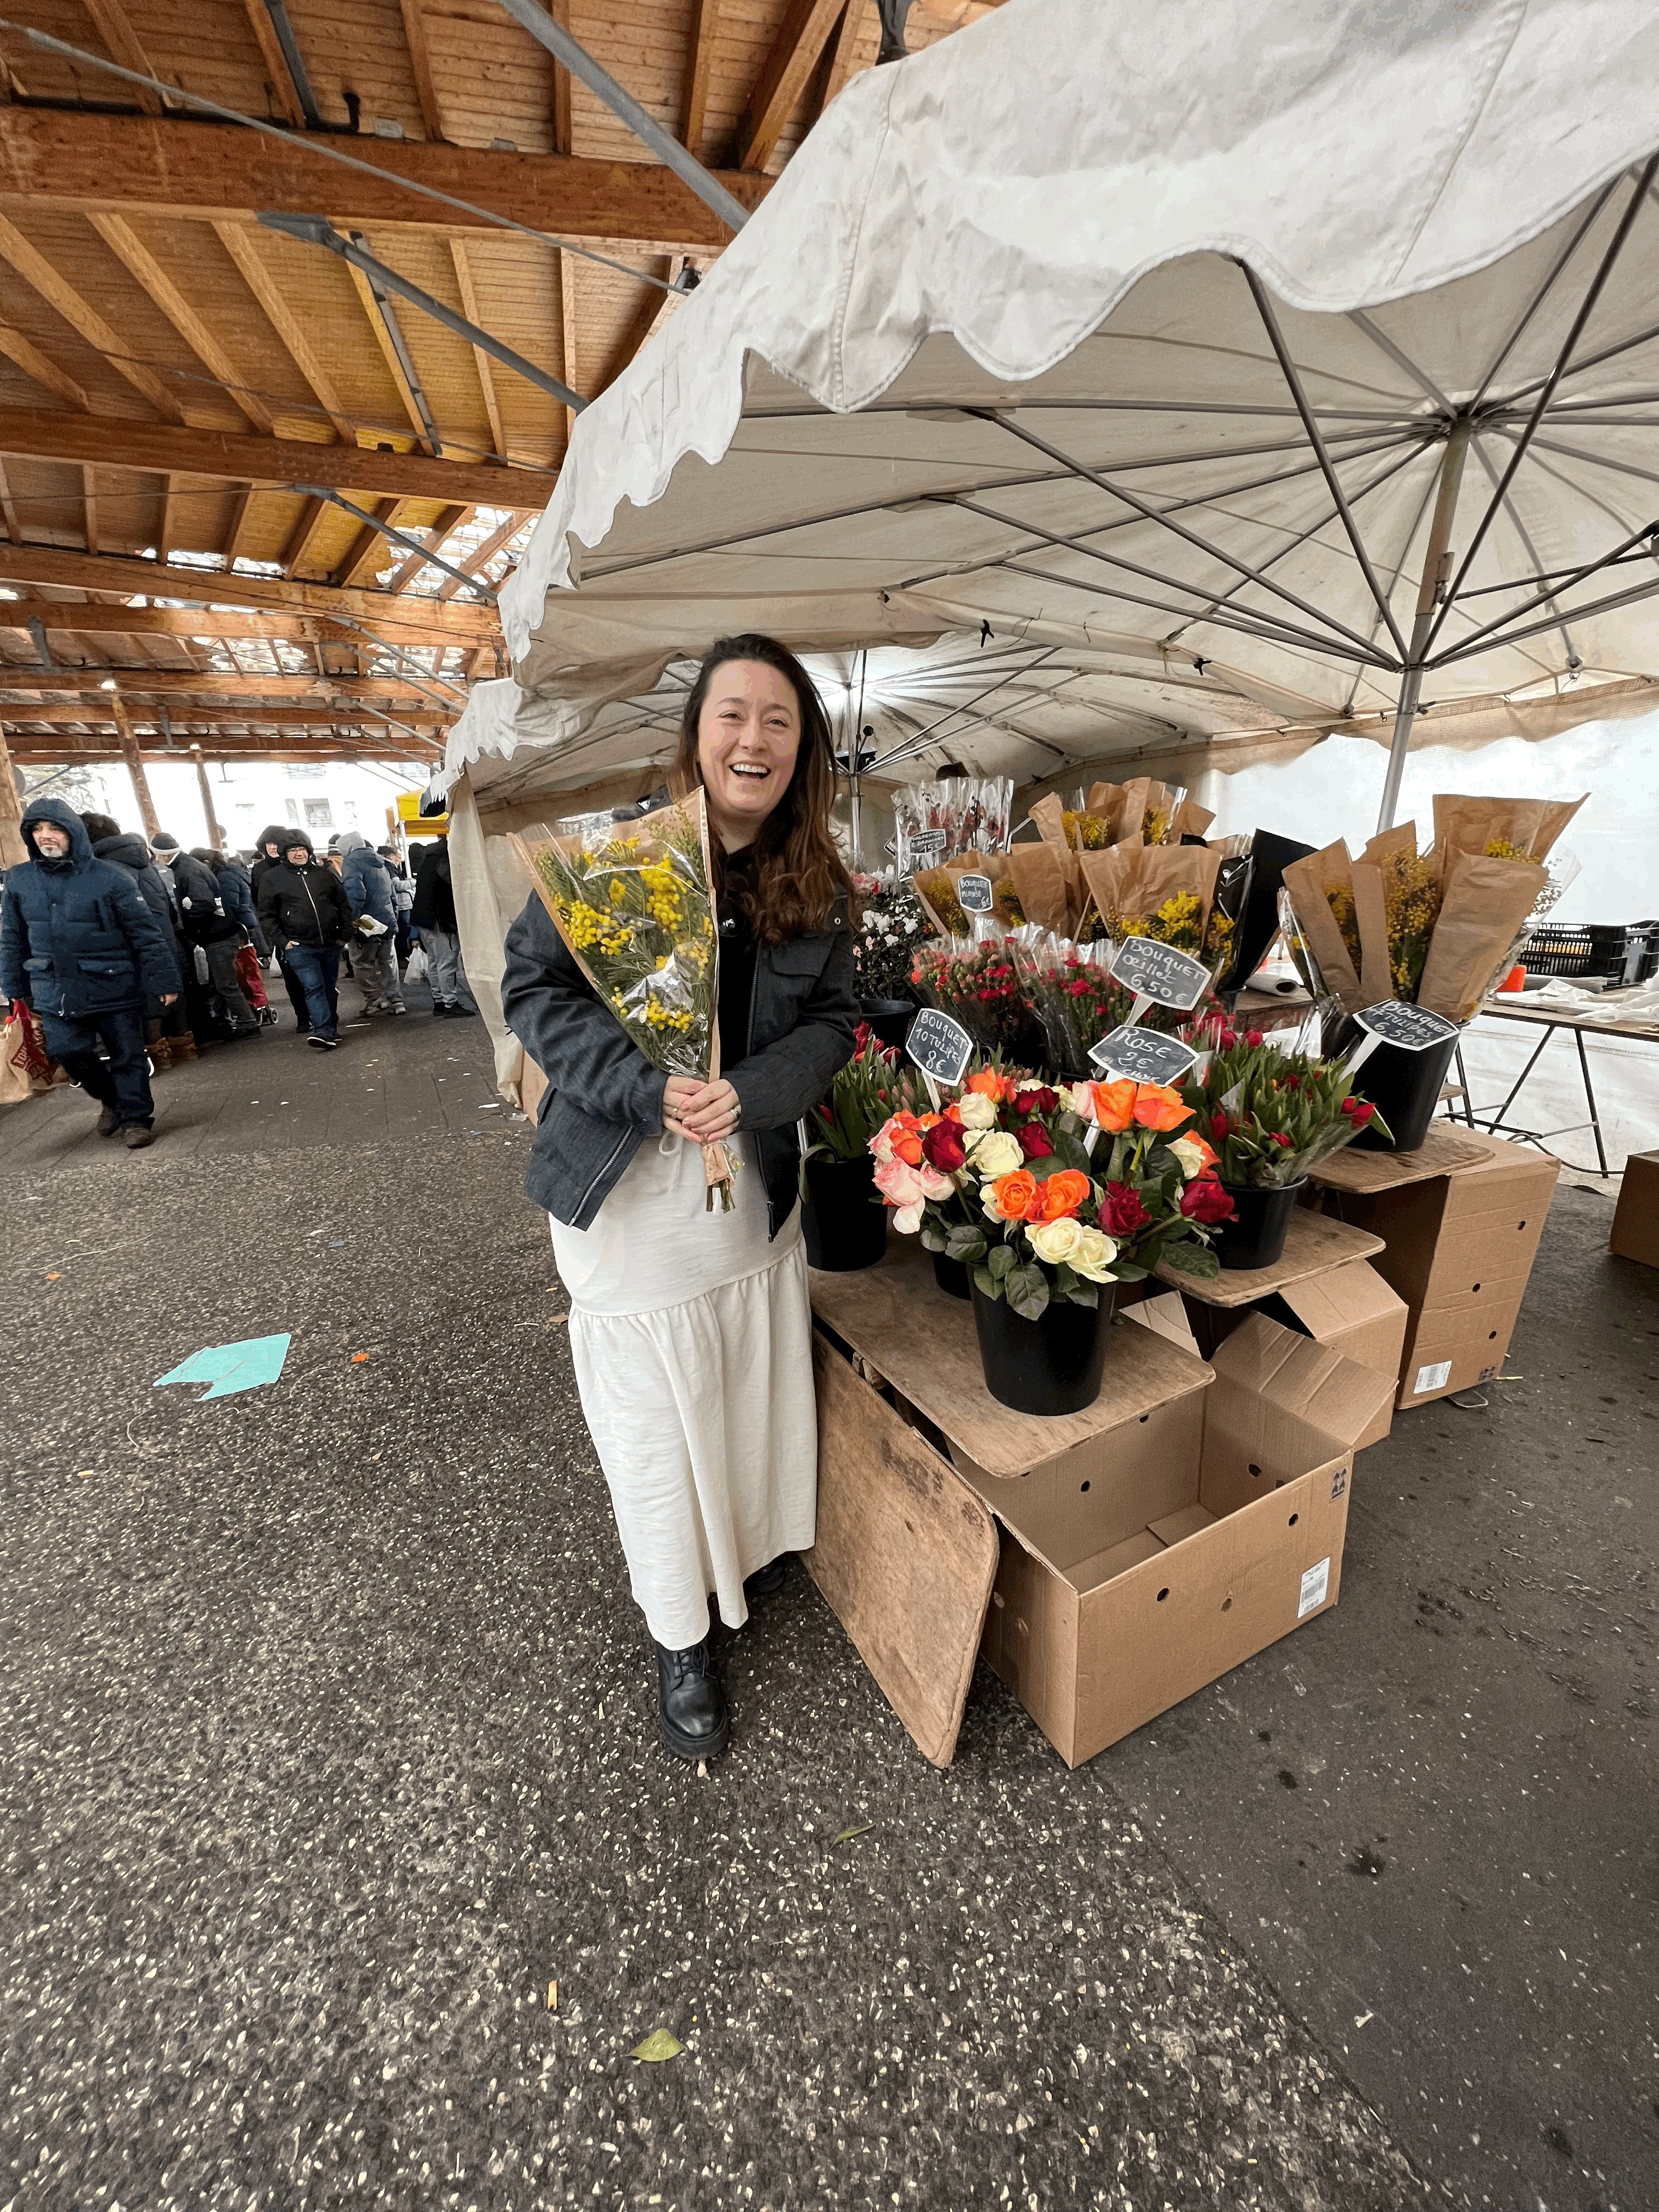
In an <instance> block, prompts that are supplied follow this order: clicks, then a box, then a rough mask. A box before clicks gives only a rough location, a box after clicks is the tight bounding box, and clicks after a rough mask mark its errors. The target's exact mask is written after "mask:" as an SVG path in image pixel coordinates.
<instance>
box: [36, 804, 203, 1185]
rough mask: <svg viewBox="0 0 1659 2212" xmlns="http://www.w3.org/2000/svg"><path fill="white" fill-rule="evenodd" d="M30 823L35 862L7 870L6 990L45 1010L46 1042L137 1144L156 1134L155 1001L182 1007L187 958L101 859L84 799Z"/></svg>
mask: <svg viewBox="0 0 1659 2212" xmlns="http://www.w3.org/2000/svg"><path fill="white" fill-rule="evenodd" d="M21 828H22V833H23V843H24V845H25V846H26V847H27V850H28V853H29V858H28V859H27V860H23V861H21V862H20V863H19V864H18V865H17V866H15V868H9V869H8V870H7V871H6V876H5V882H4V892H5V896H4V898H3V900H0V993H3V994H4V995H5V996H6V997H7V998H8V999H11V1000H17V1001H20V1002H21V1004H22V1005H24V1006H27V1007H28V1008H29V1009H30V1010H31V1011H32V1012H33V1013H35V1014H36V1015H38V1016H39V1018H40V1027H41V1030H42V1032H43V1034H44V1036H45V1039H46V1050H47V1051H48V1052H49V1053H50V1054H52V1058H53V1059H54V1060H61V1061H62V1062H63V1064H64V1066H65V1067H66V1068H67V1069H68V1070H69V1073H70V1075H71V1076H72V1077H73V1079H75V1081H76V1083H78V1084H79V1085H81V1087H82V1090H83V1091H90V1093H91V1094H92V1096H93V1097H94V1098H96V1099H98V1100H99V1101H100V1103H101V1105H102V1107H103V1112H102V1113H101V1114H100V1115H99V1117H98V1133H99V1135H100V1137H112V1136H114V1135H115V1134H116V1133H120V1135H121V1137H122V1138H123V1139H124V1141H125V1143H126V1145H127V1146H129V1147H130V1148H131V1150H134V1151H137V1148H138V1147H139V1146H141V1145H148V1144H151V1143H153V1142H154V1141H155V1126H154V1125H155V1101H154V1100H153V1099H152V1098H151V1097H150V1089H149V1060H148V1059H147V1058H146V1056H145V1053H144V1001H145V1000H146V999H147V998H152V997H153V998H156V999H159V1000H161V1004H162V1005H163V1006H171V1005H172V1003H173V1000H175V999H176V998H177V997H178V995H179V963H178V962H177V960H176V959H175V958H174V957H173V947H172V945H170V944H169V943H168V941H167V938H166V937H164V936H163V934H162V933H161V928H160V927H159V925H158V924H157V922H156V920H155V915H153V914H151V912H150V910H149V908H148V907H147V906H146V905H145V904H144V902H143V899H142V898H141V897H140V896H139V895H138V886H137V883H136V882H135V881H134V880H133V878H132V876H131V874H130V873H129V872H128V871H127V870H126V869H125V868H119V867H116V866H113V865H112V863H111V862H109V861H108V860H98V859H96V858H95V857H94V853H93V849H92V841H91V839H90V838H89V837H88V836H87V832H86V825H85V824H84V823H82V819H81V817H80V816H79V815H78V814H77V813H76V811H75V810H74V808H73V807H71V806H70V805H67V804H66V803H65V802H64V800H63V799H36V800H35V801H34V803H33V805H31V806H29V807H28V808H27V810H26V811H25V812H24V815H23V820H22V823H21ZM100 1042H101V1044H102V1047H103V1049H104V1051H105V1052H106V1053H107V1054H109V1059H108V1062H107V1064H106V1062H105V1060H103V1058H102V1057H101V1055H100V1051H99V1047H100Z"/></svg>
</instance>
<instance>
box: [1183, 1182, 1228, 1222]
mask: <svg viewBox="0 0 1659 2212" xmlns="http://www.w3.org/2000/svg"><path fill="white" fill-rule="evenodd" d="M1181 1210H1182V1212H1183V1213H1184V1214H1185V1215H1186V1217H1187V1218H1188V1221H1201V1222H1202V1223H1203V1224H1204V1225H1205V1226H1206V1228H1213V1227H1214V1225H1215V1224H1216V1223H1217V1222H1218V1221H1231V1219H1232V1218H1233V1201H1232V1199H1231V1195H1230V1194H1229V1193H1228V1192H1226V1191H1225V1190H1224V1189H1223V1188H1222V1187H1221V1185H1220V1184H1219V1183H1218V1182H1217V1181H1216V1180H1215V1177H1214V1176H1200V1177H1199V1179H1198V1181H1197V1182H1189V1183H1188V1186H1187V1188H1186V1189H1185V1190H1183V1191H1182V1194H1181Z"/></svg>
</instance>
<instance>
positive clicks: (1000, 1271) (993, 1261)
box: [985, 1244, 1014, 1282]
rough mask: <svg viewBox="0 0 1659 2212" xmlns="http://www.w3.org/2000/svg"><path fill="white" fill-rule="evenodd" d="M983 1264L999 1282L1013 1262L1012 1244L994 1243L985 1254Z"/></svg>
mask: <svg viewBox="0 0 1659 2212" xmlns="http://www.w3.org/2000/svg"><path fill="white" fill-rule="evenodd" d="M985 1264H986V1266H987V1267H988V1268H989V1269H990V1271H991V1273H993V1274H994V1276H995V1277H996V1278H997V1279H998V1280H999V1282H1000V1280H1001V1279H1002V1278H1003V1276H1005V1275H1006V1273H1008V1271H1009V1269H1010V1268H1011V1267H1012V1266H1013V1264H1014V1248H1013V1246H1012V1244H994V1245H993V1246H992V1247H991V1249H990V1251H989V1252H988V1253H987V1255H986V1260H985Z"/></svg>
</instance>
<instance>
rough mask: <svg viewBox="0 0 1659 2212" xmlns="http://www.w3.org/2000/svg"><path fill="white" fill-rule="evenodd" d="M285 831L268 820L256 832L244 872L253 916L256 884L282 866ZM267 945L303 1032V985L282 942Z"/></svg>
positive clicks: (307, 1009)
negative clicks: (255, 847)
mask: <svg viewBox="0 0 1659 2212" xmlns="http://www.w3.org/2000/svg"><path fill="white" fill-rule="evenodd" d="M288 834H289V825H288V824H287V823H285V822H268V823H266V824H265V826H264V829H262V830H261V831H260V832H259V849H258V854H257V855H256V856H255V859H254V862H253V866H252V869H251V870H250V871H249V872H248V884H249V887H250V889H251V890H252V893H253V910H254V914H255V916H256V918H257V916H258V911H259V885H260V884H261V883H262V882H263V881H264V878H265V877H266V876H268V875H269V874H270V871H271V870H272V869H273V868H278V867H280V866H282V864H283V839H284V838H285V837H286V836H288ZM270 949H271V951H273V952H274V953H275V954H276V965H277V968H278V969H280V971H281V973H282V978H283V989H284V990H285V991H286V992H287V993H288V1002H289V1006H292V1007H293V1009H294V1021H295V1028H296V1029H297V1030H298V1031H299V1033H300V1035H301V1036H307V1034H308V1033H309V1031H310V1029H311V1006H310V1003H309V1001H308V1000H307V997H306V987H305V985H304V984H303V983H302V982H301V981H300V979H299V977H298V976H297V975H295V972H294V970H293V969H292V968H290V967H289V964H288V960H287V957H286V955H285V954H284V953H283V948H282V946H281V945H272V946H271V948H270Z"/></svg>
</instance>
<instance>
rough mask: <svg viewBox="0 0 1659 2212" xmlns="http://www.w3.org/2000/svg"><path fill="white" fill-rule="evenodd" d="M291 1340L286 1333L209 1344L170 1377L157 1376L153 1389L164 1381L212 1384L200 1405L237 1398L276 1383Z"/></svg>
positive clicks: (171, 1370) (184, 1361)
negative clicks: (236, 1396)
mask: <svg viewBox="0 0 1659 2212" xmlns="http://www.w3.org/2000/svg"><path fill="white" fill-rule="evenodd" d="M292 1341H293V1340H292V1338H291V1337H290V1336H289V1334H287V1333H286V1332H285V1333H284V1334H283V1335H281V1336H249V1337H245V1338H244V1339H243V1340H242V1341H241V1342H240V1344H210V1345H209V1346H207V1347H206V1349H205V1350H204V1351H202V1352H191V1356H190V1358H188V1359H185V1360H181V1361H180V1362H179V1365H178V1366H177V1367H174V1368H171V1369H169V1370H168V1371H167V1374H165V1375H158V1376H156V1378H155V1383H154V1384H153V1385H152V1388H154V1389H157V1390H159V1389H161V1386H162V1384H163V1383H211V1384H212V1385H213V1388H212V1389H210V1390H204V1391H203V1393H202V1395H201V1397H200V1398H198V1399H197V1401H196V1402H197V1405H202V1404H204V1403H205V1401H207V1400H208V1399H210V1398H230V1397H234V1395H235V1394H236V1392H237V1391H239V1390H257V1389H259V1388H260V1386H261V1385H262V1384H264V1383H274V1382H275V1381H276V1378H277V1376H279V1375H280V1374H281V1373H282V1371H283V1361H284V1360H285V1359H286V1358H288V1347H289V1344H290V1343H291V1342H292Z"/></svg>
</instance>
